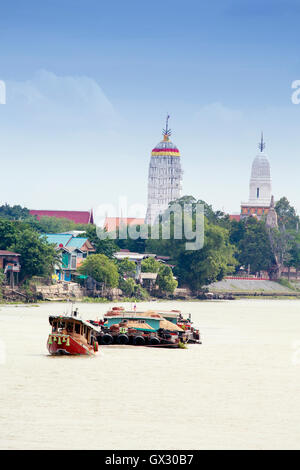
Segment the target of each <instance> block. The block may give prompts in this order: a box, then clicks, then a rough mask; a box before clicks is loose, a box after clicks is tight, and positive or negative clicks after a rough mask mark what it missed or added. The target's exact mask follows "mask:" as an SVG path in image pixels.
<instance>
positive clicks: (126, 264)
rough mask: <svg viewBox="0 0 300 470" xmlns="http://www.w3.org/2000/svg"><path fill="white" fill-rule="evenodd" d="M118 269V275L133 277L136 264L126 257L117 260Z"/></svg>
mask: <svg viewBox="0 0 300 470" xmlns="http://www.w3.org/2000/svg"><path fill="white" fill-rule="evenodd" d="M117 266H118V271H119V274H120V276H122V277H124V276H126V277H127V276H129V277H134V276H135V273H136V265H135V262H134V261H130V260H129V259H128V258H125V259H122V260H120V261H117Z"/></svg>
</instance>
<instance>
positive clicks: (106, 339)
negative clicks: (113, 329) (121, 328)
mask: <svg viewBox="0 0 300 470" xmlns="http://www.w3.org/2000/svg"><path fill="white" fill-rule="evenodd" d="M102 342H103V344H112V342H113V337H112V335H110V334H109V333H105V335H103V336H102Z"/></svg>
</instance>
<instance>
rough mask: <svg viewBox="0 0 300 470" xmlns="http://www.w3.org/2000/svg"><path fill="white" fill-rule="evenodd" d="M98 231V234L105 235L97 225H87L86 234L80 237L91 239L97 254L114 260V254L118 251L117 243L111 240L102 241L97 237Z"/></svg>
mask: <svg viewBox="0 0 300 470" xmlns="http://www.w3.org/2000/svg"><path fill="white" fill-rule="evenodd" d="M97 231H98V233H99V231H100V232H102V233H103V234H104V231H103V230H100V229H99V227H97V228H96V226H95V225H87V226H86V227H85V233H84V234H82V235H80V236H81V237H82V236H86V237H87V238H88V239H89V241H90V242H91V243H92V244H93V246H94V248H95V249H96V254H102V255H105V256H107V257H108V258H111V259H112V258H113V254H114V253H115V252H116V251H118V246H117V245H116V243H115V241H114V240H112V239H110V238H105V239H100V238H99V236H98V235H97Z"/></svg>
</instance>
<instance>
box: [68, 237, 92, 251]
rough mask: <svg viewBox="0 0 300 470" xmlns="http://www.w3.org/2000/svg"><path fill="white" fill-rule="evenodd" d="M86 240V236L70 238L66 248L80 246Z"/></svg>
mask: <svg viewBox="0 0 300 470" xmlns="http://www.w3.org/2000/svg"><path fill="white" fill-rule="evenodd" d="M87 241H88V238H84V237H77V238H74V237H73V238H71V240H70V241H69V242H68V244H67V246H68V248H71V247H72V248H79V249H80V248H81V247H82V246H83V245H84V244H85V243H86V242H87Z"/></svg>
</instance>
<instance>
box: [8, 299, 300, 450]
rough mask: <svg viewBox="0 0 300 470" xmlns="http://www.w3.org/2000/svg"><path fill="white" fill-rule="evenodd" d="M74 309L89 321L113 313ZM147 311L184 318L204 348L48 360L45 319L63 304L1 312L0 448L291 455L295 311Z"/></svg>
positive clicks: (189, 306) (297, 357)
mask: <svg viewBox="0 0 300 470" xmlns="http://www.w3.org/2000/svg"><path fill="white" fill-rule="evenodd" d="M123 305H124V306H127V307H128V306H131V305H128V304H123ZM76 306H78V307H79V312H80V313H81V315H82V317H83V318H86V319H95V318H96V317H99V316H101V315H102V314H103V313H104V312H106V311H107V310H108V308H109V307H110V306H112V304H76ZM149 307H150V308H158V307H159V308H161V309H171V308H175V309H181V310H182V312H183V313H189V312H191V313H192V318H193V321H194V324H195V326H199V327H200V331H201V334H202V341H203V344H202V345H189V346H188V349H185V350H183V349H178V350H172V349H153V348H146V347H134V346H112V347H111V346H106V347H103V346H102V347H100V351H99V353H98V354H97V356H96V357H64V356H62V357H54V356H49V355H48V352H47V348H46V340H47V335H48V333H49V331H50V328H49V323H48V315H49V314H59V313H64V312H65V304H62V303H59V304H58V303H49V304H42V305H40V306H24V305H20V306H4V305H1V306H0V448H1V449H55V448H56V449H109V450H110V449H115V450H118V449H153V450H155V449H180V450H183V449H248V448H250V449H288V448H290V449H299V448H300V301H297V300H236V301H208V302H160V303H159V304H158V303H156V302H151V303H148V304H147V303H143V304H137V308H138V310H140V309H145V308H149Z"/></svg>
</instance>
